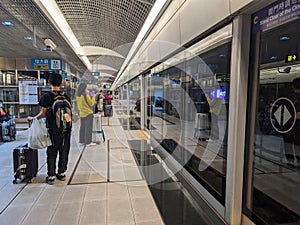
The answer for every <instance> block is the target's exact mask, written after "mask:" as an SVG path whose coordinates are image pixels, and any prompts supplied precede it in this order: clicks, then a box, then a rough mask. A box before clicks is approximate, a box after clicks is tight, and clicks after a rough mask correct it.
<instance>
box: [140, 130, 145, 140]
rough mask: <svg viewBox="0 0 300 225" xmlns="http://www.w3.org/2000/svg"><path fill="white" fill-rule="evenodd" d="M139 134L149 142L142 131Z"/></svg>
mask: <svg viewBox="0 0 300 225" xmlns="http://www.w3.org/2000/svg"><path fill="white" fill-rule="evenodd" d="M138 132H139V134H140V135H141V136H142V138H143V140H147V136H146V135H145V134H144V132H143V131H142V130H138Z"/></svg>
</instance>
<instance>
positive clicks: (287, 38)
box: [279, 36, 290, 41]
mask: <svg viewBox="0 0 300 225" xmlns="http://www.w3.org/2000/svg"><path fill="white" fill-rule="evenodd" d="M279 40H280V41H288V40H290V38H289V37H287V36H282V37H281V38H280V39H279Z"/></svg>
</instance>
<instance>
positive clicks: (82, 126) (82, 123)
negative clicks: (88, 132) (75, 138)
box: [79, 117, 86, 144]
mask: <svg viewBox="0 0 300 225" xmlns="http://www.w3.org/2000/svg"><path fill="white" fill-rule="evenodd" d="M85 121H86V117H80V129H79V142H80V143H84V144H86V142H85V129H86V128H85V127H86V124H85V123H86V122H85Z"/></svg>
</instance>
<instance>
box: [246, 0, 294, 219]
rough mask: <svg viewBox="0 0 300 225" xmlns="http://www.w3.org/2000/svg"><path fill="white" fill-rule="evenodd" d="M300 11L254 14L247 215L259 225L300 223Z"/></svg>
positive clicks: (277, 7)
mask: <svg viewBox="0 0 300 225" xmlns="http://www.w3.org/2000/svg"><path fill="white" fill-rule="evenodd" d="M299 14H300V7H299V2H298V1H278V2H276V3H274V4H272V5H270V6H268V7H267V8H265V9H263V10H262V11H260V12H257V13H255V14H254V15H253V16H252V22H253V25H252V33H253V37H252V53H251V59H250V60H251V63H252V66H251V73H250V87H251V88H250V89H249V102H250V103H249V107H248V112H249V115H251V120H249V122H248V125H247V127H248V135H247V139H248V140H247V141H248V144H247V146H248V149H247V151H248V159H247V162H248V164H247V165H248V166H246V174H247V175H248V176H247V179H246V182H247V184H246V187H247V188H246V192H245V193H246V195H245V212H246V214H247V215H248V216H250V217H251V219H252V220H253V221H254V222H255V223H256V224H298V223H299V222H300V210H299V206H300V198H299V196H300V189H299V185H300V116H299V114H300V58H299V56H300V54H299V53H300V48H299V47H300V42H299V40H300V19H299Z"/></svg>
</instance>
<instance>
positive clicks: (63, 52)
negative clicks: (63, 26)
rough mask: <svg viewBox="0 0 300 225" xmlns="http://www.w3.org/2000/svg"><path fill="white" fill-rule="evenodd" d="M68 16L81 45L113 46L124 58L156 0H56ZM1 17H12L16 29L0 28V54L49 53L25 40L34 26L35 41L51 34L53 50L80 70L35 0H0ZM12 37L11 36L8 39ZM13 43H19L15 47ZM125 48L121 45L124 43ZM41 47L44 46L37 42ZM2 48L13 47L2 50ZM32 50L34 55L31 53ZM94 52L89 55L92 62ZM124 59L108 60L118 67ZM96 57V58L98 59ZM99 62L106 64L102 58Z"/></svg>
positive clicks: (49, 36) (8, 18)
mask: <svg viewBox="0 0 300 225" xmlns="http://www.w3.org/2000/svg"><path fill="white" fill-rule="evenodd" d="M55 1H56V3H57V5H58V7H59V8H60V10H61V12H62V14H63V15H64V17H65V19H66V20H67V22H68V24H69V26H70V27H71V29H72V31H73V33H74V34H75V36H76V38H77V40H78V41H79V43H80V46H81V47H85V46H96V47H103V48H108V49H112V50H115V51H116V52H119V53H120V54H122V55H123V56H124V58H126V54H127V53H128V50H129V48H128V46H131V45H130V44H129V45H128V44H127V43H131V42H134V40H135V38H136V36H137V35H138V33H139V31H140V29H141V27H142V25H143V23H144V21H145V19H146V17H147V16H148V14H149V12H150V10H151V8H152V6H153V4H154V2H155V0H55ZM0 13H1V15H0V19H1V20H2V21H4V20H13V21H14V22H15V23H16V24H17V26H15V28H14V29H15V30H14V31H13V29H10V30H9V29H6V28H4V27H1V28H0V31H1V34H0V41H1V44H0V50H1V52H0V57H20V56H22V57H29V58H30V57H43V56H45V55H46V57H49V54H50V53H49V52H42V51H39V49H37V48H34V47H33V46H32V44H31V43H29V42H24V40H23V38H24V36H28V35H32V34H33V25H34V27H35V30H36V35H37V43H38V45H43V38H46V37H47V38H51V39H52V40H53V42H54V43H55V44H56V45H57V48H56V49H55V51H53V52H52V53H51V54H53V55H54V56H55V57H57V56H58V57H62V58H63V59H65V60H66V61H68V62H70V63H71V64H73V65H74V66H76V67H77V68H78V69H80V70H81V71H82V70H84V69H85V68H84V67H85V66H84V64H83V63H82V61H81V60H80V58H79V56H77V55H76V54H75V53H74V51H73V49H72V48H71V47H70V46H69V44H68V43H67V41H66V40H64V39H63V38H62V36H61V33H60V32H59V30H58V29H56V26H55V25H54V24H52V23H51V19H49V18H48V17H47V16H46V15H45V14H44V13H43V11H42V10H41V9H40V8H39V7H38V5H37V4H36V2H35V1H34V0H22V1H20V0H1V1H0ZM9 37H10V38H11V40H10V39H9ZM16 43H20V45H21V46H22V47H20V48H18V49H20V50H18V49H15V48H16ZM126 44H127V49H126V50H124V48H123V49H122V48H120V46H123V45H126ZM38 47H43V46H38ZM5 49H10V50H15V51H10V52H9V53H8V52H5ZM124 53H125V55H124ZM33 54H34V55H33ZM97 58H98V57H97V56H90V57H89V59H90V60H91V62H93V61H94V60H95V59H97ZM123 60H124V59H117V60H114V59H111V58H109V57H108V61H107V64H108V65H109V64H112V62H114V61H115V62H116V63H115V64H114V66H115V67H118V68H117V69H119V68H120V67H121V65H122V62H123ZM98 61H99V60H98ZM101 63H103V64H106V62H105V60H104V59H101Z"/></svg>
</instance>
